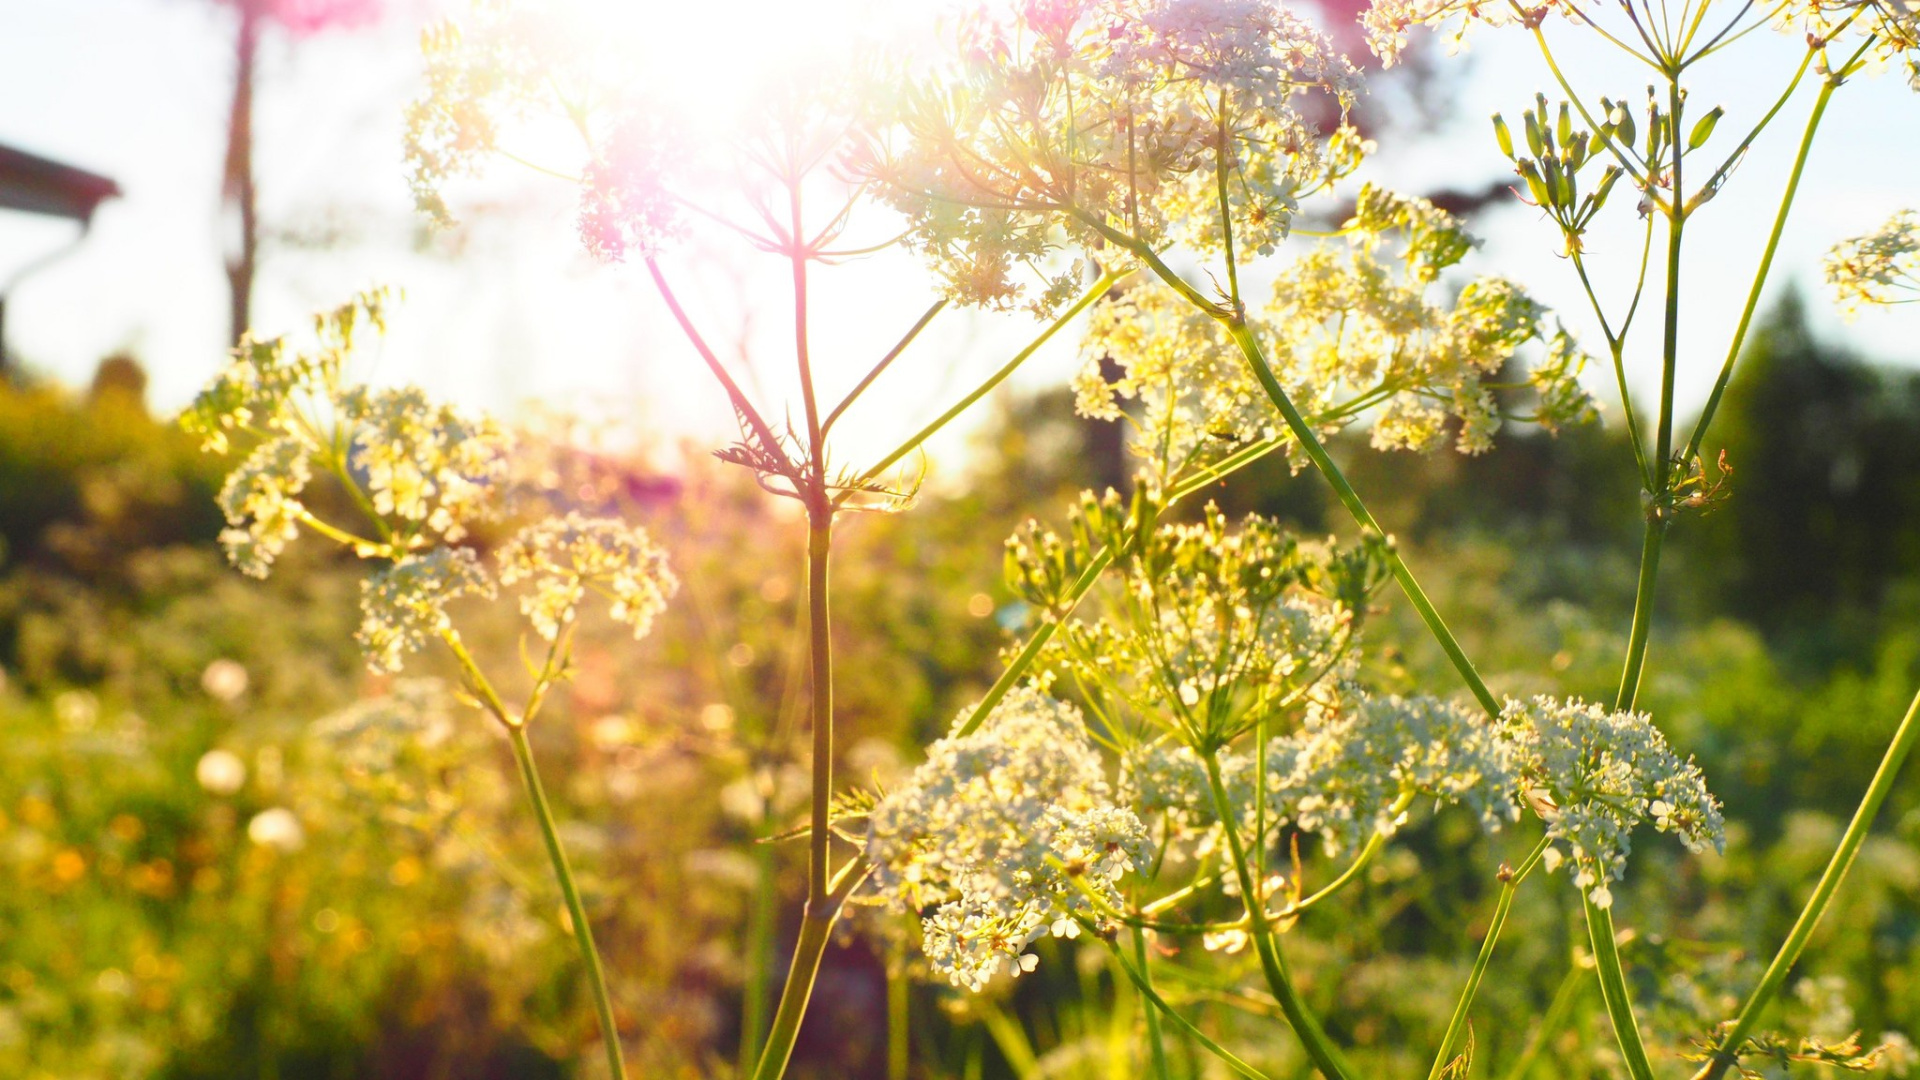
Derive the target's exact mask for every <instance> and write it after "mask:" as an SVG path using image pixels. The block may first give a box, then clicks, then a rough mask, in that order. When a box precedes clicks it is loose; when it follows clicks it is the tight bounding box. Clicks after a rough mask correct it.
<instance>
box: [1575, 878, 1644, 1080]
mask: <svg viewBox="0 0 1920 1080" xmlns="http://www.w3.org/2000/svg"><path fill="white" fill-rule="evenodd" d="M1580 901H1581V903H1582V904H1584V905H1585V906H1586V911H1587V936H1588V938H1589V939H1590V940H1591V941H1592V943H1593V968H1594V971H1595V972H1597V973H1598V974H1599V976H1600V999H1601V1001H1602V1002H1603V1003H1605V1005H1606V1007H1607V1019H1608V1020H1609V1021H1611V1022H1612V1024H1613V1035H1614V1038H1615V1039H1616V1040H1618V1042H1619V1043H1620V1056H1621V1058H1622V1059H1624V1060H1625V1062H1626V1065H1627V1073H1628V1075H1630V1076H1632V1077H1633V1080H1653V1065H1652V1063H1651V1062H1649V1061H1648V1060H1647V1047H1646V1044H1645V1043H1644V1042H1642V1041H1641V1039H1640V1025H1639V1023H1638V1022H1637V1021H1635V1020H1634V1018H1633V999H1632V997H1631V996H1630V995H1629V994H1628V993H1627V977H1626V973H1625V972H1624V971H1623V970H1622V969H1621V966H1620V950H1619V948H1618V947H1617V946H1616V945H1615V944H1614V930H1613V912H1612V911H1611V910H1610V909H1608V908H1603V907H1601V906H1599V905H1598V904H1595V903H1594V902H1593V898H1592V897H1590V896H1587V895H1586V894H1585V893H1584V892H1582V894H1581V897H1580Z"/></svg>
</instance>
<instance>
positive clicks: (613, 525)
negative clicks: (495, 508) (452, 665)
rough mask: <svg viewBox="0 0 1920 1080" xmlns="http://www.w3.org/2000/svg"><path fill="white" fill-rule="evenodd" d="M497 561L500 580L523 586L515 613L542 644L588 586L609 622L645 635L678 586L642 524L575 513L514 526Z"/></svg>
mask: <svg viewBox="0 0 1920 1080" xmlns="http://www.w3.org/2000/svg"><path fill="white" fill-rule="evenodd" d="M499 559H500V581H501V582H502V583H503V584H507V585H513V584H517V583H519V582H522V581H524V582H528V583H529V584H530V586H531V589H530V591H529V592H528V593H527V595H525V596H523V597H521V598H520V611H521V612H522V613H523V614H525V615H526V617H527V620H528V621H529V622H531V623H532V624H533V628H534V630H535V631H536V632H538V633H539V634H540V636H541V637H543V638H546V639H547V640H548V641H552V640H554V638H555V637H556V636H558V634H559V633H560V628H561V626H562V625H564V624H565V623H567V622H570V621H571V620H572V619H573V617H574V613H575V609H576V608H577V607H578V606H579V603H580V600H581V598H582V597H583V596H585V595H586V593H587V591H588V590H589V589H591V590H593V591H595V592H598V593H601V594H603V595H605V596H606V597H607V599H608V600H609V601H610V602H611V605H612V607H611V614H612V616H613V619H614V621H615V622H620V623H624V624H626V625H628V626H631V627H633V636H634V637H636V638H642V637H645V636H646V635H647V631H648V630H649V629H651V628H652V626H653V619H654V616H656V615H658V614H659V613H660V612H661V611H663V610H665V608H666V606H667V599H668V598H669V597H671V596H672V595H673V594H674V592H675V590H677V589H678V588H679V585H680V583H679V580H678V579H677V578H675V577H674V576H673V571H671V570H669V569H668V568H667V556H666V553H665V552H664V551H661V550H660V549H659V547H657V546H655V544H654V542H653V540H652V538H650V537H649V536H648V535H647V532H646V530H645V529H642V528H640V527H639V526H636V525H628V524H627V523H625V522H623V521H616V520H612V519H608V518H589V517H584V516H582V515H580V514H579V513H569V514H567V516H565V517H563V518H549V519H548V520H546V521H541V522H537V523H535V524H533V525H529V526H528V527H526V528H524V529H522V530H520V532H519V533H517V534H516V535H515V536H514V537H513V539H511V540H509V541H507V543H506V544H505V545H504V546H503V547H501V549H500V552H499Z"/></svg>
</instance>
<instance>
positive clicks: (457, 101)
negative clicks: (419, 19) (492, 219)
mask: <svg viewBox="0 0 1920 1080" xmlns="http://www.w3.org/2000/svg"><path fill="white" fill-rule="evenodd" d="M605 14H606V13H605V11H604V10H596V9H595V5H592V4H584V3H579V2H577V0H514V2H512V3H491V2H488V3H476V4H474V5H473V9H472V11H471V12H470V13H469V14H468V15H467V16H466V17H465V18H464V19H461V20H458V21H456V20H448V21H446V22H443V23H441V24H439V25H438V26H435V27H434V28H432V29H430V30H428V31H427V33H426V34H425V36H424V37H423V38H422V51H423V52H424V53H425V55H426V61H427V65H426V92H425V93H424V94H423V95H422V96H421V97H420V98H419V99H418V100H416V101H414V102H413V103H412V104H411V105H410V106H408V108H407V113H406V125H407V131H406V157H407V168H408V181H409V184H410V186H411V187H412V189H413V197H414V204H415V206H416V208H417V209H419V210H420V211H421V212H422V213H423V214H425V215H426V216H427V217H428V218H429V219H430V220H431V221H432V222H433V223H434V224H436V225H441V226H445V225H450V224H452V222H453V214H452V212H451V210H450V209H449V208H448V206H447V203H446V199H445V196H444V194H443V190H442V189H443V188H444V187H445V185H446V184H447V182H448V181H449V180H452V179H455V178H457V177H461V176H470V175H473V174H476V173H478V172H479V171H480V167H481V165H482V163H483V162H484V161H485V159H487V158H488V157H490V156H492V155H494V154H496V153H498V152H500V149H501V142H502V140H503V138H504V139H506V140H507V141H511V140H512V136H513V129H514V128H515V125H516V124H517V123H518V122H519V121H521V120H523V119H525V118H528V117H532V116H541V115H545V116H551V117H562V118H565V119H566V120H567V121H568V123H569V126H570V127H572V128H574V129H575V130H577V131H578V133H579V134H580V135H581V136H582V138H583V140H584V142H585V147H584V151H585V152H584V162H583V164H582V166H581V167H580V171H581V172H582V174H583V175H582V183H581V185H580V213H579V229H580V237H581V240H582V241H583V242H584V243H585V245H586V247H587V249H588V250H589V251H590V252H592V253H593V254H594V255H596V256H598V257H600V258H603V259H608V260H618V259H620V258H623V257H624V256H625V255H626V254H627V253H628V252H629V251H638V252H639V253H641V254H642V255H648V254H652V253H653V252H654V251H655V250H657V248H658V247H659V246H660V244H662V243H663V242H665V241H667V240H669V239H671V238H672V237H674V236H675V235H677V234H678V232H679V229H680V224H681V222H680V218H679V213H678V206H677V205H676V204H675V202H674V201H673V199H672V198H671V196H669V195H668V193H667V189H666V183H665V181H666V178H667V172H668V168H669V166H670V164H671V163H672V162H673V161H674V160H675V158H676V157H677V156H679V155H678V154H676V153H674V152H672V151H670V150H669V147H673V146H674V145H675V144H676V143H677V142H679V140H677V139H674V138H672V137H670V136H669V135H668V133H666V132H665V131H664V130H663V127H662V120H661V111H660V110H659V109H657V108H649V107H647V106H646V105H645V104H644V103H643V102H641V100H640V98H639V95H638V94H637V93H636V88H635V86H634V78H633V73H634V67H635V66H634V64H633V63H632V57H631V55H630V54H628V53H625V52H623V49H622V45H623V44H626V43H625V42H622V41H621V40H620V38H619V36H618V35H609V34H608V33H607V32H606V30H605V27H604V25H603V23H604V16H605Z"/></svg>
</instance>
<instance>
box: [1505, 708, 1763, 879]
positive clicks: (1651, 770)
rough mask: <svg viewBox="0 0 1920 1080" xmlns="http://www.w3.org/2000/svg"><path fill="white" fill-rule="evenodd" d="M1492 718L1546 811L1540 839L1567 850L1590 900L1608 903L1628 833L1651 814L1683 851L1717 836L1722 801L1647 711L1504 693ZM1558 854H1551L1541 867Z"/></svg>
mask: <svg viewBox="0 0 1920 1080" xmlns="http://www.w3.org/2000/svg"><path fill="white" fill-rule="evenodd" d="M1500 721H1501V723H1502V725H1503V726H1504V727H1505V728H1506V732H1505V735H1506V738H1508V739H1509V740H1511V741H1512V743H1513V747H1514V752H1515V755H1516V760H1517V764H1518V769H1519V773H1520V778H1521V782H1522V784H1523V785H1524V787H1525V789H1526V792H1527V797H1528V801H1529V802H1531V803H1532V804H1534V806H1535V807H1536V808H1538V809H1539V811H1540V816H1541V817H1542V818H1543V819H1544V820H1545V821H1546V823H1547V837H1548V839H1550V840H1552V841H1554V842H1555V844H1556V845H1565V847H1566V849H1567V851H1566V853H1567V854H1570V855H1571V856H1572V857H1573V860H1574V864H1575V872H1574V873H1575V877H1574V881H1575V883H1576V884H1578V885H1579V886H1580V887H1581V888H1583V889H1587V890H1588V896H1589V898H1590V899H1592V901H1593V902H1594V904H1596V905H1598V906H1600V907H1608V906H1610V905H1611V904H1612V903H1613V893H1612V891H1611V890H1609V889H1608V888H1607V882H1608V881H1609V880H1615V879H1618V878H1619V877H1620V876H1621V874H1622V872H1624V871H1625V869H1626V865H1627V853H1628V851H1630V850H1631V848H1632V842H1631V833H1632V832H1633V829H1634V827H1635V826H1636V825H1638V824H1640V822H1642V821H1644V820H1646V819H1647V818H1649V817H1651V818H1652V819H1653V824H1654V827H1655V828H1656V829H1659V830H1660V831H1661V832H1670V833H1673V834H1675V835H1677V836H1678V837H1679V838H1680V841H1681V842H1682V843H1684V844H1685V845H1686V846H1687V849H1688V850H1689V851H1693V852H1696V853H1698V852H1702V851H1705V850H1707V849H1708V848H1712V849H1713V850H1715V851H1719V850H1721V849H1722V848H1723V847H1724V846H1725V843H1726V830H1725V824H1724V822H1723V821H1722V819H1721V816H1720V802H1719V800H1717V799H1715V798H1714V797H1713V796H1712V795H1711V794H1710V793H1709V792H1708V791H1707V781H1706V777H1705V776H1703V775H1701V772H1700V767H1699V766H1698V765H1695V764H1694V763H1693V761H1692V759H1688V760H1686V761H1682V760H1680V758H1679V757H1678V756H1677V755H1675V754H1674V753H1673V751H1672V750H1670V749H1668V748H1667V740H1666V737H1665V736H1664V735H1662V734H1660V731H1659V729H1658V728H1655V727H1654V726H1653V721H1652V720H1651V719H1650V718H1649V717H1647V715H1646V714H1644V713H1635V712H1608V711H1607V710H1606V709H1603V708H1601V707H1600V706H1598V705H1590V704H1587V703H1586V702H1582V701H1573V700H1565V701H1562V700H1559V699H1556V698H1550V697H1536V698H1534V699H1533V700H1531V701H1526V702H1521V701H1511V700H1510V701H1508V702H1507V705H1506V708H1505V709H1504V710H1503V711H1502V713H1501V715H1500ZM1556 850H1557V849H1556ZM1558 861H1559V856H1558V854H1555V855H1554V856H1551V857H1550V859H1549V862H1548V868H1549V869H1552V867H1553V865H1554V864H1555V863H1557V862H1558Z"/></svg>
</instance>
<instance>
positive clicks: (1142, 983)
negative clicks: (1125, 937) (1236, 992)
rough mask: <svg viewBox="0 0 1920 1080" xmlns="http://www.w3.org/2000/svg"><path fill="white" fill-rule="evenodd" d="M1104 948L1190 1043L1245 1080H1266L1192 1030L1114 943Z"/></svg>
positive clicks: (1193, 1028)
mask: <svg viewBox="0 0 1920 1080" xmlns="http://www.w3.org/2000/svg"><path fill="white" fill-rule="evenodd" d="M1107 948H1108V949H1110V950H1112V952H1113V958H1114V960H1115V961H1116V962H1117V963H1119V965H1120V970H1122V971H1124V972H1126V973H1127V978H1128V979H1130V980H1132V982H1133V985H1134V986H1135V987H1136V988H1138V989H1139V991H1140V994H1141V996H1143V997H1145V998H1146V999H1147V1001H1148V1002H1150V1003H1151V1004H1152V1005H1153V1007H1154V1008H1156V1009H1159V1010H1160V1011H1161V1012H1162V1013H1164V1014H1165V1015H1166V1017H1167V1018H1168V1019H1169V1020H1172V1021H1173V1022H1174V1023H1175V1024H1178V1025H1179V1026H1180V1030H1182V1031H1184V1032H1186V1033H1187V1034H1188V1035H1190V1036H1192V1037H1193V1040H1194V1041H1195V1042H1197V1043H1199V1044H1200V1045H1201V1046H1203V1047H1205V1048H1206V1049H1207V1052H1208V1053H1211V1054H1212V1055H1213V1056H1214V1057H1217V1058H1219V1059H1220V1060H1221V1061H1223V1062H1225V1063H1226V1065H1227V1067H1228V1068H1230V1069H1232V1070H1233V1071H1234V1072H1237V1073H1239V1074H1240V1075H1241V1076H1244V1077H1246V1078H1247V1080H1267V1074H1266V1073H1263V1072H1261V1071H1260V1070H1259V1069H1256V1068H1254V1067H1253V1066H1251V1065H1249V1064H1247V1063H1246V1062H1244V1061H1242V1060H1240V1059H1239V1058H1238V1057H1236V1056H1234V1053H1233V1051H1231V1050H1228V1049H1227V1048H1226V1047H1224V1046H1221V1045H1220V1044H1219V1043H1217V1042H1214V1041H1213V1040H1212V1039H1210V1038H1208V1037H1207V1033H1206V1032H1204V1031H1201V1030H1200V1029H1199V1028H1198V1027H1195V1026H1194V1023H1193V1021H1191V1020H1189V1019H1187V1018H1186V1017H1184V1016H1182V1015H1180V1013H1179V1012H1178V1011H1177V1010H1176V1009H1174V1007H1173V1006H1171V1005H1169V1004H1167V999H1166V998H1163V997H1161V996H1160V993H1159V991H1157V990H1155V989H1154V988H1153V983H1152V982H1150V981H1148V979H1147V977H1146V974H1145V973H1144V972H1142V971H1140V970H1138V969H1136V968H1135V967H1134V966H1133V964H1132V963H1131V962H1129V961H1128V960H1127V954H1126V953H1124V952H1122V951H1121V949H1120V946H1118V945H1116V944H1114V943H1113V942H1108V943H1107Z"/></svg>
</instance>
